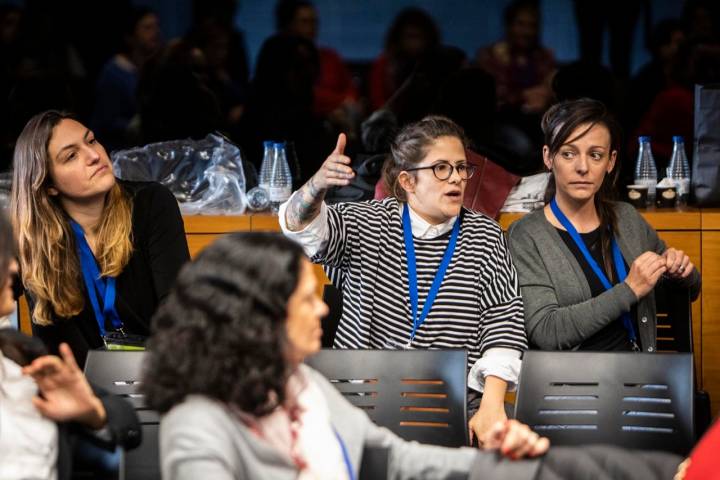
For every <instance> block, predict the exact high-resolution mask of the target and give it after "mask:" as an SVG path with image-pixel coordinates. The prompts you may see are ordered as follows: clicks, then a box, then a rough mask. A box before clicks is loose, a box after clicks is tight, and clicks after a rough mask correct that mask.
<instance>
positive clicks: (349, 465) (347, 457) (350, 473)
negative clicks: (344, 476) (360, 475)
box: [333, 427, 355, 480]
mask: <svg viewBox="0 0 720 480" xmlns="http://www.w3.org/2000/svg"><path fill="white" fill-rule="evenodd" d="M333 431H334V432H335V436H336V437H337V440H338V443H339V444H340V450H342V455H343V460H344V461H345V468H347V472H348V478H349V479H350V480H355V472H354V471H353V468H352V462H351V461H350V453H348V451H347V447H346V446H345V442H343V439H342V437H341V436H340V434H339V433H338V431H337V430H336V429H335V427H333Z"/></svg>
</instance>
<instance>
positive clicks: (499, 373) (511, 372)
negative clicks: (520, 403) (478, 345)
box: [468, 347, 522, 392]
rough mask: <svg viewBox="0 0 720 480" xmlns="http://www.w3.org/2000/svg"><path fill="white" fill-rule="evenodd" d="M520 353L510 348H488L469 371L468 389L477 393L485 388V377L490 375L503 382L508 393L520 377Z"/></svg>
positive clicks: (515, 385) (513, 388)
mask: <svg viewBox="0 0 720 480" xmlns="http://www.w3.org/2000/svg"><path fill="white" fill-rule="evenodd" d="M521 364H522V362H521V360H520V352H519V351H517V350H513V349H511V348H500V347H498V348H490V349H488V350H487V351H486V352H485V354H484V355H483V356H482V358H481V359H479V360H478V361H477V362H475V364H474V365H473V366H472V368H471V369H470V373H468V387H470V388H472V389H473V390H477V391H478V392H482V391H483V389H484V388H485V377H487V376H488V375H492V376H494V377H498V378H501V379H503V380H505V381H506V382H507V384H508V389H507V391H508V392H511V391H513V390H515V388H516V387H517V381H518V375H520V365H521Z"/></svg>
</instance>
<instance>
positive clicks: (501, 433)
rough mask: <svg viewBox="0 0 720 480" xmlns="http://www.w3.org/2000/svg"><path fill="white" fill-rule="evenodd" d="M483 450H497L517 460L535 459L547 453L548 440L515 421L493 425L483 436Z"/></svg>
mask: <svg viewBox="0 0 720 480" xmlns="http://www.w3.org/2000/svg"><path fill="white" fill-rule="evenodd" d="M482 448H483V449H484V450H498V451H500V453H501V454H502V455H503V456H505V457H508V458H511V459H513V460H517V459H520V458H524V457H537V456H539V455H542V454H544V453H545V452H547V450H548V448H550V440H548V439H547V438H545V437H541V436H540V435H538V434H537V433H535V432H533V431H532V430H530V427H528V426H527V425H525V424H523V423H520V422H518V421H517V420H506V421H505V422H497V423H495V424H494V425H493V426H492V427H491V429H490V431H488V434H487V435H486V436H485V443H484V444H483V446H482Z"/></svg>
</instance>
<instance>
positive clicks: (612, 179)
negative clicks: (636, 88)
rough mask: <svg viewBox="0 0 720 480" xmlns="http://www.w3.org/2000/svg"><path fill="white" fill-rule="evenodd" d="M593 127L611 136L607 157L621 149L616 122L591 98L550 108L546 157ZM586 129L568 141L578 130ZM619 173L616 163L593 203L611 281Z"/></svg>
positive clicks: (551, 186) (548, 193)
mask: <svg viewBox="0 0 720 480" xmlns="http://www.w3.org/2000/svg"><path fill="white" fill-rule="evenodd" d="M595 125H603V126H604V127H605V128H607V129H608V132H609V134H610V155H612V152H613V151H615V152H617V151H618V149H619V146H620V141H621V140H620V127H618V124H617V122H616V121H615V118H614V117H613V116H612V114H611V113H610V112H609V111H608V110H607V108H606V107H605V105H603V104H602V103H601V102H599V101H597V100H592V99H590V98H580V99H577V100H567V101H564V102H560V103H557V104H555V105H553V106H552V107H550V108H549V109H548V111H547V112H545V115H543V118H542V123H541V126H542V131H543V134H544V135H545V146H547V147H548V150H549V156H550V158H553V157H554V156H555V155H557V153H558V152H559V151H560V148H561V147H562V146H563V145H566V144H568V143H572V142H574V141H575V140H577V139H579V138H582V137H584V136H585V135H586V134H587V133H588V132H589V131H590V129H591V128H592V127H594V126H595ZM582 126H586V128H585V129H584V130H583V131H582V132H581V133H579V134H578V135H576V136H575V137H572V138H570V136H571V135H572V134H573V132H575V130H576V129H577V128H579V127H582ZM619 172H620V165H619V163H618V161H617V160H616V162H615V168H613V170H612V172H610V173H608V174H607V175H605V178H604V179H603V182H602V184H601V185H600V189H599V190H598V191H597V193H595V197H594V203H595V209H596V210H597V213H598V217H600V228H601V230H600V240H601V244H602V254H603V259H604V261H605V271H607V272H608V273H609V275H610V276H611V277H612V271H613V270H612V252H611V241H612V236H613V234H614V233H616V232H617V215H615V210H614V208H613V202H612V200H613V199H614V197H615V184H616V183H617V179H618V175H619ZM555 191H556V186H555V176H554V175H553V173H552V172H551V173H550V181H549V182H548V186H547V188H546V190H545V204H548V203H549V202H550V201H551V200H552V199H553V197H554V196H555ZM611 280H612V278H611Z"/></svg>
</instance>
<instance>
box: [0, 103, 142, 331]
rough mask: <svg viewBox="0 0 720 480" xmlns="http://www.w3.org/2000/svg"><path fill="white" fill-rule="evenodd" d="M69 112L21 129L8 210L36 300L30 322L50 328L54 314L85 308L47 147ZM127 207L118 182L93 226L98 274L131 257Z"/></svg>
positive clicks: (116, 270) (47, 115)
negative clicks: (53, 188) (52, 190)
mask: <svg viewBox="0 0 720 480" xmlns="http://www.w3.org/2000/svg"><path fill="white" fill-rule="evenodd" d="M71 118H72V116H71V115H70V114H68V113H63V112H58V111H55V110H48V111H46V112H43V113H39V114H37V115H35V116H34V117H33V118H31V119H30V121H29V122H28V123H27V124H26V125H25V128H24V129H23V131H22V133H21V134H20V136H19V137H18V140H17V143H16V145H15V153H14V158H13V164H14V173H13V187H12V196H11V202H10V212H11V218H12V221H13V226H14V227H15V233H16V235H17V246H18V257H19V259H20V270H21V272H22V280H23V283H24V285H25V288H26V289H27V290H28V291H29V292H30V293H31V294H32V295H33V296H34V297H35V298H34V299H35V308H34V310H33V322H35V323H37V324H39V325H49V324H51V323H52V322H53V320H52V319H53V314H55V315H57V316H59V317H65V318H67V317H72V316H74V315H77V314H78V313H80V312H81V311H82V309H83V308H84V307H85V301H84V297H83V287H82V277H81V274H80V262H79V260H78V257H77V253H76V250H75V236H74V234H73V232H72V229H71V227H70V223H69V217H68V215H67V213H66V212H65V210H64V209H63V207H62V205H61V204H60V201H59V200H58V199H57V197H53V196H50V194H49V193H48V188H49V187H50V185H51V178H50V165H51V162H52V159H51V158H50V155H49V154H48V144H49V143H50V139H51V138H52V135H53V130H54V128H55V127H56V126H57V125H58V124H59V123H60V122H61V121H62V120H64V119H71ZM131 234H132V206H131V203H130V199H129V198H128V196H127V194H126V193H125V191H124V190H123V189H122V187H121V186H120V185H118V184H115V186H113V187H112V189H111V190H110V192H108V194H107V197H106V199H105V207H104V211H103V217H102V220H101V221H100V224H99V225H98V226H97V227H96V237H97V245H98V247H97V251H96V252H95V257H96V259H97V261H98V264H99V266H100V272H101V274H102V275H103V276H117V275H118V274H120V272H122V270H123V268H125V266H126V265H127V263H128V262H129V261H130V256H131V255H132V249H133V247H132V239H131Z"/></svg>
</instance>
